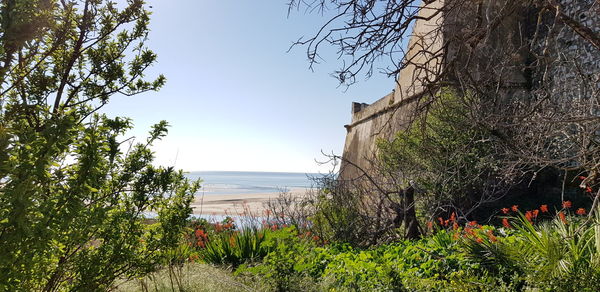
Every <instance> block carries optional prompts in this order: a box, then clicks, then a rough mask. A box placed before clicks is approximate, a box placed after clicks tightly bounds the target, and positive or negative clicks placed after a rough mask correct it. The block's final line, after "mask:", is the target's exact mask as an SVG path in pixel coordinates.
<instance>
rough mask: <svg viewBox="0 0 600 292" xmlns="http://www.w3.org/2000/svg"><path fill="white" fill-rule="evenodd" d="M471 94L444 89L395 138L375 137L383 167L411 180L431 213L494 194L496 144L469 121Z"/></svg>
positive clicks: (405, 181)
mask: <svg viewBox="0 0 600 292" xmlns="http://www.w3.org/2000/svg"><path fill="white" fill-rule="evenodd" d="M469 98H470V96H468V95H467V96H459V95H457V94H456V93H455V92H453V91H452V90H448V89H446V90H442V91H441V93H440V94H439V97H438V98H436V99H435V100H433V101H432V102H431V104H429V106H428V110H427V114H426V115H424V116H422V117H419V118H417V119H416V120H415V122H414V123H413V124H412V125H411V126H410V127H409V128H408V129H406V130H405V131H400V132H398V134H397V135H396V137H395V138H394V139H393V140H392V141H387V140H379V141H378V143H377V146H378V148H379V159H380V160H381V163H382V167H383V170H382V172H383V173H384V174H386V175H388V176H393V177H395V178H396V180H398V181H399V183H401V184H403V185H408V184H409V182H410V181H412V182H413V183H414V184H415V185H416V186H417V187H418V188H419V189H420V190H421V194H419V196H418V197H417V200H418V201H419V202H420V204H419V206H421V207H424V208H427V209H426V210H422V211H427V213H426V214H428V215H434V214H435V213H436V212H439V210H436V208H437V207H439V206H440V205H447V204H453V205H454V206H455V207H457V208H459V209H462V211H465V212H467V211H468V210H469V209H470V208H471V207H473V206H478V204H479V203H481V202H482V201H485V200H488V199H490V197H491V198H494V196H493V195H495V192H496V190H495V189H494V187H495V186H494V184H495V182H494V180H493V177H494V176H493V175H494V169H496V168H498V167H499V165H498V163H497V162H496V160H495V158H496V157H495V155H494V154H495V150H494V147H495V146H494V143H493V139H492V138H491V134H490V133H489V131H487V130H486V129H484V128H483V127H481V126H479V125H476V124H472V123H471V122H470V120H469V117H468V114H469V113H468V110H467V108H466V107H465V104H467V103H469V102H470V101H469Z"/></svg>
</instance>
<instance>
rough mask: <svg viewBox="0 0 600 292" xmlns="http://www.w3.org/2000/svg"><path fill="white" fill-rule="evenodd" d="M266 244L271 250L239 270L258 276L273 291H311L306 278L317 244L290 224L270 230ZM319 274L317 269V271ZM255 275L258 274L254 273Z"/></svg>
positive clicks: (242, 272)
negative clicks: (260, 258)
mask: <svg viewBox="0 0 600 292" xmlns="http://www.w3.org/2000/svg"><path fill="white" fill-rule="evenodd" d="M263 245H264V246H265V247H266V248H268V249H270V250H271V252H270V253H269V254H268V255H267V256H266V257H265V258H264V259H263V261H262V263H261V264H259V265H257V266H249V265H242V266H241V267H240V268H239V269H238V270H237V271H236V274H237V275H239V276H245V277H247V278H249V279H251V281H252V280H255V279H259V280H260V281H262V282H263V283H264V284H265V285H266V286H267V287H270V289H272V290H274V291H301V290H304V291H308V290H311V289H310V287H306V286H305V285H303V284H305V283H306V279H307V278H308V274H309V272H310V269H311V268H312V267H313V264H314V262H313V261H311V260H312V257H311V256H312V253H311V251H312V250H313V248H314V247H315V244H314V243H313V242H311V241H310V240H307V239H306V238H302V237H301V236H299V234H298V232H297V229H296V228H295V227H293V226H292V227H287V228H283V229H280V230H277V231H274V232H272V233H270V234H269V237H268V238H267V240H266V241H265V242H264V243H263ZM317 274H318V273H317ZM251 275H256V277H251Z"/></svg>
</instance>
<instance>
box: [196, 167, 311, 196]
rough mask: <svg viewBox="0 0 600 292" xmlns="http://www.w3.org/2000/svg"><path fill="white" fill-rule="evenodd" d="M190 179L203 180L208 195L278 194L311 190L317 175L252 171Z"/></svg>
mask: <svg viewBox="0 0 600 292" xmlns="http://www.w3.org/2000/svg"><path fill="white" fill-rule="evenodd" d="M186 176H187V177H188V178H190V179H198V178H200V179H202V189H201V190H200V192H204V194H206V195H221V194H259V193H276V192H279V191H280V190H282V189H296V188H310V187H311V186H312V184H313V181H312V180H311V178H312V177H319V176H321V175H320V174H317V173H294V172H251V171H193V172H189V173H187V174H186Z"/></svg>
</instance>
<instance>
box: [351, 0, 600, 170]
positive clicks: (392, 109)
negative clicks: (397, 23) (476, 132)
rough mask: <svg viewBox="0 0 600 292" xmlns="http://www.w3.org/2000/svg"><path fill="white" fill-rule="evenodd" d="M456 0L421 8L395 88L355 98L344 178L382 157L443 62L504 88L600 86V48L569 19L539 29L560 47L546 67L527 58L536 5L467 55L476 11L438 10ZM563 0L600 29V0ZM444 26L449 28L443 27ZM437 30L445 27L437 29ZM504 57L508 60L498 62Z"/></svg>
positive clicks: (489, 13) (489, 8)
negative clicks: (379, 148) (384, 144)
mask: <svg viewBox="0 0 600 292" xmlns="http://www.w3.org/2000/svg"><path fill="white" fill-rule="evenodd" d="M453 1H458V0H445V1H433V2H431V3H429V4H425V6H424V9H422V10H421V12H420V16H423V18H424V19H429V20H427V21H424V20H419V21H417V22H416V23H415V27H414V29H413V35H412V36H411V39H410V41H409V46H408V51H407V54H406V57H405V58H406V59H407V60H409V61H410V62H409V63H411V65H408V66H406V67H405V68H403V70H401V71H400V73H399V76H398V78H397V83H396V86H395V89H394V91H392V92H391V93H390V94H388V95H386V96H384V97H383V98H381V99H379V100H377V101H375V102H374V103H373V104H371V105H366V104H353V107H352V122H351V123H350V124H349V125H346V126H345V127H346V130H347V136H346V141H345V146H344V153H343V157H344V160H345V161H343V162H342V165H341V169H340V177H341V178H343V179H352V178H355V177H357V176H358V175H360V174H361V171H360V170H358V169H357V168H356V167H354V166H353V165H356V166H358V167H359V168H362V169H364V170H368V169H369V167H370V165H371V163H370V161H372V160H373V159H375V155H376V141H377V139H378V138H382V139H392V138H393V137H394V135H395V133H396V132H398V131H400V130H402V129H403V128H405V127H406V125H407V123H409V122H410V120H411V115H413V114H414V112H415V110H414V109H415V106H416V102H417V101H418V97H419V96H421V95H422V94H423V93H424V92H425V91H426V90H427V84H428V83H430V82H435V81H437V77H438V74H439V68H440V67H441V66H440V65H442V63H443V64H444V65H450V67H451V68H450V69H451V70H462V72H465V70H468V71H469V72H473V74H472V76H471V78H473V80H481V82H488V81H490V80H486V78H490V76H491V78H496V79H497V80H491V81H493V82H498V84H502V86H504V87H505V88H506V89H505V93H504V94H508V95H514V94H515V92H527V91H529V90H535V84H534V83H537V84H538V86H539V84H541V83H542V79H544V80H543V82H544V84H545V85H544V86H550V87H552V88H553V90H554V93H553V94H560V95H568V96H571V97H573V98H578V97H582V96H586V95H587V96H589V95H588V94H589V93H588V92H580V91H578V90H579V89H581V88H582V87H580V86H578V84H580V83H581V78H582V76H584V77H585V78H588V80H589V82H592V83H594V82H595V84H596V85H597V86H599V87H600V51H598V49H597V48H594V47H593V46H592V45H591V44H590V43H589V42H587V41H585V40H584V39H583V38H582V37H581V36H579V35H578V34H577V33H575V32H574V31H573V30H572V29H571V28H569V27H566V26H558V27H554V28H553V29H549V30H547V31H544V30H541V31H538V32H537V33H538V35H536V37H537V38H539V39H540V40H541V39H544V37H545V36H548V34H550V37H551V40H552V42H551V43H552V44H553V46H554V47H552V48H550V49H552V53H551V54H552V57H551V59H553V60H556V61H555V62H554V63H552V64H550V66H549V67H548V68H547V70H544V71H543V72H533V73H532V72H526V71H525V70H523V68H524V67H526V66H523V64H525V63H526V62H529V61H530V60H531V58H530V57H531V56H530V54H531V52H529V51H523V50H521V49H519V48H520V47H521V46H522V40H523V38H524V37H525V38H528V37H529V38H531V37H533V35H534V34H535V30H534V29H531V27H532V25H534V24H535V22H536V21H537V20H536V19H532V18H531V15H532V14H531V13H532V11H527V10H523V11H517V12H516V13H514V16H511V17H510V18H508V19H505V20H504V21H503V22H502V23H501V24H500V26H499V27H498V28H497V29H496V30H495V31H494V32H493V33H492V34H490V35H488V36H487V38H486V39H485V40H483V41H481V42H478V44H477V45H478V46H482V47H481V48H479V52H480V54H478V55H474V56H470V55H467V54H466V53H465V52H464V50H463V49H464V47H465V46H467V45H469V42H471V41H472V40H473V39H472V34H469V29H472V26H473V25H472V23H473V20H474V19H475V17H476V15H475V13H476V11H465V10H464V9H462V10H456V9H455V10H451V9H450V10H448V11H449V12H447V13H445V14H443V13H439V12H437V11H440V8H441V7H443V6H444V5H453ZM500 2H501V1H493V0H490V1H488V2H487V3H485V6H484V10H485V14H486V17H488V18H489V19H493V16H494V13H498V11H500V9H497V7H496V6H499V5H500V4H498V3H500ZM560 2H561V3H562V4H563V5H564V6H563V7H566V9H567V10H566V12H567V14H568V15H569V16H571V17H572V18H573V19H575V20H577V21H580V22H582V23H583V24H584V25H585V26H586V27H588V28H590V29H592V30H593V31H595V32H597V33H598V32H600V2H598V1H596V0H561V1H560ZM440 27H442V28H443V29H441V30H440V29H439V28H440ZM434 31H439V32H436V33H432V32H434ZM471 32H473V31H471ZM469 37H471V38H469ZM540 45H542V44H540ZM424 52H427V53H424ZM431 52H435V54H431ZM438 53H439V54H438ZM432 56H433V57H432ZM507 56H509V58H507ZM573 60H576V62H575V63H574V62H573ZM500 63H501V64H502V66H497V65H498V64H500ZM496 68H502V70H503V71H502V72H490V71H493V70H496ZM451 70H450V71H451ZM486 73H493V74H487V75H486ZM451 74H452V73H451V72H450V75H448V76H445V77H444V78H450V79H451V78H453V76H452V75H451ZM548 82H550V83H548ZM493 110H495V111H498V110H501V108H498V109H493ZM348 161H349V162H351V163H348Z"/></svg>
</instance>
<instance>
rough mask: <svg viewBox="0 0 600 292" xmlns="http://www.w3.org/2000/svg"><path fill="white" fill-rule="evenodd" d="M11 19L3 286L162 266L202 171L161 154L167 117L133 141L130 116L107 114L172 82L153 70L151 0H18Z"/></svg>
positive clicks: (124, 274) (0, 204)
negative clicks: (157, 152) (123, 99)
mask: <svg viewBox="0 0 600 292" xmlns="http://www.w3.org/2000/svg"><path fill="white" fill-rule="evenodd" d="M0 22H2V26H0V59H1V60H2V61H3V62H2V66H1V67H0V84H1V89H0V246H2V249H0V290H8V291H15V290H27V291H35V290H41V291H56V290H77V291H96V290H102V289H107V288H108V287H110V286H111V285H112V283H113V282H114V280H115V279H117V278H133V277H138V276H140V275H143V274H145V273H148V272H150V271H152V270H155V269H156V268H158V267H159V265H160V263H161V262H162V256H163V255H164V251H166V250H169V249H172V248H174V247H176V246H177V244H178V243H179V241H180V237H181V234H182V232H183V229H184V227H185V225H186V220H187V217H188V216H189V214H190V212H191V209H190V207H189V204H190V201H191V200H192V198H193V194H194V193H195V192H196V190H197V189H198V182H190V181H188V180H187V179H186V178H185V177H184V175H183V173H182V172H181V171H176V170H175V169H173V168H171V167H157V166H154V165H153V158H154V156H153V152H152V150H151V146H152V144H153V143H155V142H156V141H158V140H160V139H161V138H162V137H164V136H165V135H166V133H167V127H168V125H167V123H166V122H164V121H162V122H159V123H158V124H156V125H155V126H153V127H152V130H151V131H150V133H149V135H148V138H147V139H146V140H142V141H137V142H134V141H133V140H131V139H126V138H125V137H124V135H125V133H126V132H127V130H129V129H131V127H132V124H131V121H130V120H129V119H127V118H108V117H106V116H104V115H100V114H96V113H97V112H98V110H99V109H100V108H101V107H102V106H103V105H104V104H106V103H107V102H108V101H109V99H110V98H111V97H112V96H113V95H115V94H117V93H119V94H122V95H135V94H138V93H142V92H146V91H150V90H158V89H159V88H160V87H161V86H162V85H163V84H164V82H165V78H164V77H163V76H158V77H157V78H156V79H154V80H146V79H145V78H144V71H145V69H146V68H148V67H149V66H151V65H152V64H154V63H155V61H156V55H155V54H154V53H153V52H152V51H150V50H148V49H147V48H146V46H145V41H146V40H147V33H148V23H149V12H148V11H146V10H145V5H144V2H143V1H141V0H130V1H127V2H126V3H124V5H120V6H117V5H116V4H115V3H113V2H110V1H95V0H80V1H46V0H34V1H29V0H27V1H25V0H15V1H7V2H2V4H0ZM149 215H153V216H151V217H154V218H153V219H148V217H150V216H149Z"/></svg>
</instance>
